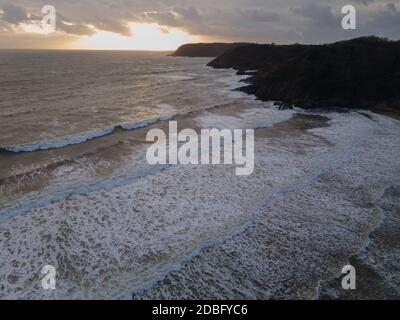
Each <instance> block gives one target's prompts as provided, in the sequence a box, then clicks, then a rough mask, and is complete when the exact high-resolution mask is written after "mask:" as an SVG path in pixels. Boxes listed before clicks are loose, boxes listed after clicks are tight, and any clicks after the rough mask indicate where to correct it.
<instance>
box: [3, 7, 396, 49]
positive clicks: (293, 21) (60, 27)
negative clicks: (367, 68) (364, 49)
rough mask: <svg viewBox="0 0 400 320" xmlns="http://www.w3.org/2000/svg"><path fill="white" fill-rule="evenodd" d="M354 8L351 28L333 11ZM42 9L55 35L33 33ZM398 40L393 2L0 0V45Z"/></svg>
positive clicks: (153, 45)
mask: <svg viewBox="0 0 400 320" xmlns="http://www.w3.org/2000/svg"><path fill="white" fill-rule="evenodd" d="M346 4H353V5H354V6H355V7H356V9H357V30H346V31H345V30H343V29H342V28H341V19H342V17H343V16H342V14H341V8H342V6H343V5H346ZM44 5H53V6H54V7H55V8H56V12H57V29H56V32H53V33H50V34H45V33H44V32H43V30H42V29H41V20H42V17H43V15H42V13H41V9H42V7H43V6H44ZM372 34H374V35H378V36H385V37H389V38H391V39H394V40H397V39H399V37H400V3H399V2H398V1H394V0H353V1H348V0H347V1H346V0H344V1H341V0H321V1H310V0H202V1H194V0H185V1H183V0H45V1H42V0H0V48H34V49H105V50H109V49H113V50H174V49H176V48H177V47H178V46H180V45H181V44H184V43H188V42H215V41H223V42H232V41H247V42H261V43H267V42H276V43H293V42H300V43H321V42H331V41H335V40H339V39H345V38H353V37H356V36H361V35H372Z"/></svg>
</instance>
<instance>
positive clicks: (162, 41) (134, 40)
mask: <svg viewBox="0 0 400 320" xmlns="http://www.w3.org/2000/svg"><path fill="white" fill-rule="evenodd" d="M130 28H131V30H132V36H130V37H127V36H122V35H120V34H116V33H113V32H105V31H98V32H97V33H96V34H95V35H93V36H90V37H86V38H85V39H82V40H81V42H80V44H79V48H80V49H92V50H154V51H156V50H157V51H164V50H165V51H169V50H175V49H176V48H178V47H179V46H180V45H182V44H185V43H188V42H195V41H198V40H199V39H198V37H194V36H191V35H189V34H188V33H186V32H184V31H181V30H179V29H175V28H164V27H161V26H160V25H158V24H156V23H132V24H130Z"/></svg>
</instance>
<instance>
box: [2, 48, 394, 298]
mask: <svg viewBox="0 0 400 320" xmlns="http://www.w3.org/2000/svg"><path fill="white" fill-rule="evenodd" d="M97 55H98V56H96V59H100V60H101V59H104V57H101V54H97ZM99 55H100V56H99ZM106 59H107V61H114V62H115V63H117V64H119V65H120V66H121V68H125V71H126V73H129V72H128V71H127V67H126V66H125V67H123V63H125V62H126V61H129V63H130V64H131V68H132V70H136V69H135V63H138V62H137V61H141V62H140V63H143V61H147V60H146V59H149V58H148V57H143V56H140V57H139V58H138V57H130V56H129V54H125V55H123V56H122V58H121V56H117V57H112V55H111V56H110V54H107V56H106ZM113 59H116V60H113ZM135 59H136V60H135ZM138 59H139V60H138ZM150 60H151V68H155V69H154V70H153V71H154V73H151V70H147V72H148V73H149V74H152V76H151V77H150V78H147V79H146V81H148V83H152V84H153V85H155V87H153V88H152V89H151V88H150V89H149V88H146V89H145V90H146V91H143V92H141V91H140V90H139V89H135V90H134V91H130V92H131V94H128V93H127V92H128V91H129V90H128V91H124V90H122V92H120V91H119V89H118V86H115V87H116V88H114V89H115V90H116V91H112V92H111V93H110V96H109V101H108V100H107V102H110V103H113V104H116V103H119V107H118V108H119V109H118V110H119V113H118V112H115V110H114V109H113V105H109V104H106V103H104V104H100V105H102V106H105V107H97V109H96V112H95V114H96V115H95V116H93V117H91V115H92V114H93V112H94V111H93V110H92V109H91V108H87V109H85V108H84V107H82V108H80V109H79V110H80V112H81V113H82V114H80V115H79V116H78V117H77V118H80V119H76V121H75V122H74V123H75V124H76V125H75V126H68V125H67V124H68V123H69V122H68V120H62V119H63V118H62V115H58V116H57V115H55V116H54V118H57V119H58V124H57V123H55V122H54V123H53V125H52V126H50V127H49V129H46V130H44V131H43V128H44V125H45V124H46V123H48V119H47V118H46V119H45V121H44V122H43V123H33V124H32V128H31V127H30V126H28V127H27V129H26V130H27V131H25V133H24V134H15V135H13V138H12V139H13V140H12V141H11V140H10V139H6V138H4V136H3V139H2V140H1V150H2V151H1V153H0V194H1V200H0V266H1V267H0V298H2V299H13V298H17V299H42V298H47V299H49V298H50V299H132V297H133V298H134V299H333V298H337V297H340V298H343V299H346V298H350V299H351V298H360V299H368V298H374V297H380V298H381V297H382V298H399V297H400V292H399V291H400V280H399V272H398V270H399V268H400V263H399V261H400V260H399V259H398V257H399V251H398V250H399V248H398V245H397V244H398V241H397V238H398V236H397V234H398V232H397V231H398V226H397V225H398V223H397V221H398V212H399V211H398V208H399V203H400V199H399V177H400V166H399V162H398V159H399V156H400V149H399V148H398V146H399V143H400V121H399V120H397V119H395V118H392V117H387V116H385V115H381V114H378V113H374V112H370V111H368V110H367V111H365V110H364V111H360V110H353V109H352V110H344V111H343V112H337V111H336V112H334V111H331V112H322V111H318V110H314V111H310V110H304V109H300V108H294V109H291V110H279V108H278V107H276V106H274V102H272V101H269V102H262V101H259V100H256V99H255V97H254V96H252V95H247V94H245V93H242V92H237V91H234V89H236V88H238V87H239V86H240V85H241V83H240V81H241V80H243V79H245V78H246V76H237V75H236V72H235V71H233V70H213V69H211V68H208V67H205V64H206V63H205V62H206V61H207V59H204V58H201V59H195V60H188V59H187V58H172V57H164V56H163V57H157V56H154V57H151V58H150ZM155 61H158V63H155ZM171 61H172V62H173V63H174V64H175V65H174V67H171V66H170V64H171ZM193 61H194V62H193ZM177 65H178V66H180V68H179V70H178V71H177V68H176V66H177ZM149 66H150V65H149V64H147V65H146V68H150V67H149ZM88 68H89V69H90V65H89V66H88ZM93 68H94V69H96V65H94V66H93ZM168 68H170V69H168ZM94 69H90V70H92V71H93V70H94ZM77 70H79V68H77ZM53 71H55V70H53ZM75 72H78V73H79V72H80V71H75ZM132 72H133V71H132ZM48 76H49V77H50V76H52V74H49V75H48ZM75 76H78V75H75ZM115 76H117V75H116V73H115ZM90 79H93V78H90ZM98 79H100V80H99V81H100V82H101V81H103V80H104V79H103V78H102V77H99V78H98ZM157 79H159V80H157ZM162 79H164V80H162ZM111 81H114V82H115V81H116V80H115V79H112V80H111ZM121 81H122V80H121ZM157 81H158V82H157ZM83 85H85V84H83ZM90 85H91V86H93V88H95V87H96V86H100V87H101V86H104V87H103V88H107V87H108V86H109V83H108V82H106V83H103V84H101V83H96V82H95V83H90ZM136 85H139V83H137V84H136ZM101 88H102V87H101ZM176 88H180V89H179V91H178V92H176V91H177V90H176ZM57 90H59V87H57ZM110 90H111V89H110ZM130 90H131V88H130ZM152 90H153V91H152ZM9 92H11V93H12V94H15V92H14V89H11V88H9ZM149 92H150V93H151V94H152V95H153V96H152V97H154V96H157V97H159V96H160V95H158V93H163V95H161V98H159V100H160V101H157V104H155V105H154V104H152V105H147V104H146V103H147V102H149V101H152V99H153V98H152V97H150V96H148V95H149V94H150V93H149ZM118 94H119V95H118ZM137 97H142V99H143V102H141V103H138V104H135V103H132V104H127V101H130V100H129V99H131V98H132V99H136V98H137ZM111 98H112V99H111ZM42 99H43V97H38V100H37V108H38V110H40V106H41V104H40V102H41V101H43V100H42ZM87 99H90V96H89V97H88V98H87ZM60 101H64V100H63V99H61V100H60ZM68 101H69V100H68ZM77 102H79V103H78V104H77V105H81V104H82V105H84V102H85V101H77ZM60 103H61V102H60ZM136 105H139V106H140V107H139V108H136V107H134V106H136ZM135 108H136V109H135ZM60 109H61V110H65V105H60ZM2 110H3V111H2V112H9V113H8V115H9V119H10V112H11V110H14V109H13V108H11V107H10V109H6V108H3V109H2ZM4 110H6V111H4ZM52 112H53V113H54V114H57V108H54V109H53V110H52ZM21 113H22V112H21ZM44 113H48V110H45V111H44ZM2 116H4V114H2ZM70 116H71V117H72V116H74V114H73V112H72V111H71V114H70ZM75 116H76V115H75ZM13 117H14V118H15V117H19V118H18V119H19V120H21V121H22V122H23V121H27V120H26V119H25V118H24V117H23V116H21V115H20V114H19V113H18V112H16V113H15V114H13V115H12V117H11V119H12V118H13ZM2 119H4V118H2ZM170 120H175V121H177V122H178V127H179V128H181V129H183V128H192V129H194V130H196V131H199V130H201V129H212V128H217V129H254V130H255V170H254V172H253V173H252V174H251V175H249V176H244V177H241V176H236V175H235V166H233V165H155V166H152V165H150V164H148V162H147V161H146V150H147V148H148V146H149V143H148V142H146V134H147V132H148V131H149V130H150V129H153V128H159V129H163V130H165V131H168V130H167V128H168V123H169V121H170ZM7 121H10V120H7ZM63 121H65V123H64V124H63ZM2 124H3V126H2V129H1V130H4V131H7V130H8V131H9V132H11V131H12V130H15V131H16V132H22V131H18V130H21V129H20V128H21V127H24V124H15V123H12V124H11V123H10V124H9V127H8V128H7V129H5V126H6V125H7V122H3V123H2ZM25 124H26V123H25ZM29 130H32V132H31V133H30V132H29ZM43 132H45V134H43ZM349 262H351V263H352V264H353V265H355V266H356V267H357V270H360V271H359V280H358V285H359V286H360V288H363V290H361V291H357V294H351V293H348V292H343V289H342V288H341V286H340V271H341V269H342V267H343V266H344V265H346V264H348V263H349ZM44 265H53V266H54V267H55V269H56V270H57V289H56V290H50V291H48V290H47V291H46V290H43V289H42V287H41V282H40V278H41V273H40V271H41V268H42V267H43V266H44ZM338 279H339V280H338ZM376 279H379V283H380V287H379V292H375V291H374V290H372V289H371V288H372V284H373V283H375V282H374V281H378V280H376ZM381 280H382V281H381ZM366 283H367V284H366Z"/></svg>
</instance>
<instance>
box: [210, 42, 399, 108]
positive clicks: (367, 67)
mask: <svg viewBox="0 0 400 320" xmlns="http://www.w3.org/2000/svg"><path fill="white" fill-rule="evenodd" d="M209 65H210V66H212V67H215V68H234V69H237V70H239V71H241V72H243V70H254V69H257V70H258V71H257V72H256V74H255V75H254V76H252V77H251V78H250V79H248V80H247V81H248V82H249V85H248V86H245V87H243V88H241V90H242V91H245V92H247V93H251V94H255V95H256V96H257V97H258V98H260V99H262V100H273V101H281V102H283V103H284V104H285V105H288V106H291V105H296V106H300V107H306V108H317V107H318V108H319V107H350V108H351V107H371V106H376V105H387V104H393V101H396V100H400V89H399V88H400V41H388V40H385V39H381V38H377V37H363V38H357V39H353V40H348V41H341V42H336V43H333V44H326V45H298V44H295V45H279V46H276V45H242V46H237V47H235V48H232V49H230V50H228V51H227V52H225V53H224V54H222V55H221V56H219V57H218V58H216V59H214V60H213V61H211V62H210V63H209Z"/></svg>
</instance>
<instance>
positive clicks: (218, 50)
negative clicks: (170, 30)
mask: <svg viewBox="0 0 400 320" xmlns="http://www.w3.org/2000/svg"><path fill="white" fill-rule="evenodd" d="M244 44H246V43H192V44H185V45H183V46H181V47H179V48H178V49H177V50H176V51H175V52H174V53H172V54H171V56H175V57H210V58H214V57H218V56H220V55H221V54H223V53H225V52H226V51H228V50H230V49H232V48H234V47H236V46H238V45H244Z"/></svg>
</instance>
